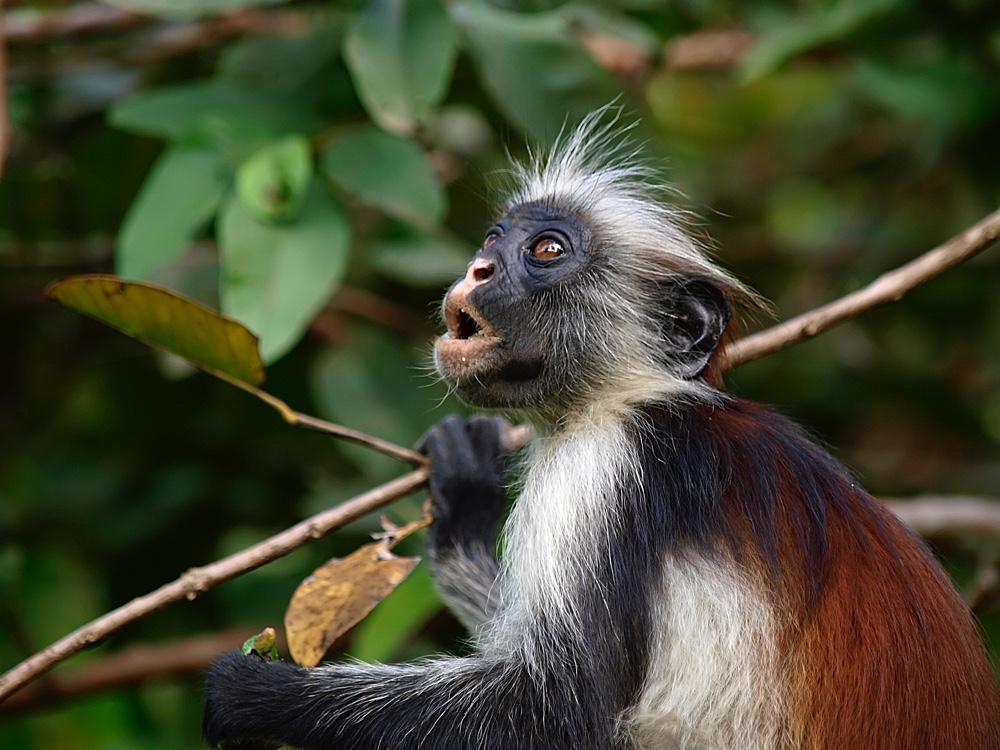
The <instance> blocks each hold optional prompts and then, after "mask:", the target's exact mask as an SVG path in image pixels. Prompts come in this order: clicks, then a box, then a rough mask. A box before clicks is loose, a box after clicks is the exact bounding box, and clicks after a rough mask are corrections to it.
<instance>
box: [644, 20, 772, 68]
mask: <svg viewBox="0 0 1000 750" xmlns="http://www.w3.org/2000/svg"><path fill="white" fill-rule="evenodd" d="M753 41H754V40H753V36H752V35H751V34H749V33H748V32H746V31H740V30H725V31H702V32H699V33H697V34H687V35H685V36H679V37H677V38H675V39H673V40H671V42H670V43H669V44H668V45H667V48H666V50H665V51H664V53H663V57H664V62H665V63H666V66H667V68H669V69H670V70H705V69H711V68H730V67H732V66H734V65H737V64H738V63H740V62H742V60H743V58H744V57H746V55H747V53H748V52H749V51H750V48H751V47H753Z"/></svg>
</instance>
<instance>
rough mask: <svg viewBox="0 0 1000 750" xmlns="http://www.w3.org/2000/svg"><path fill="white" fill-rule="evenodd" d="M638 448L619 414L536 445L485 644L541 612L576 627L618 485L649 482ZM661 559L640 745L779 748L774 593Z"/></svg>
mask: <svg viewBox="0 0 1000 750" xmlns="http://www.w3.org/2000/svg"><path fill="white" fill-rule="evenodd" d="M634 452H635V451H634V448H633V447H632V446H631V444H630V443H629V441H628V439H627V435H626V433H625V430H624V429H623V427H622V423H621V421H619V420H615V419H608V420H604V421H603V422H602V423H600V424H599V425H595V424H593V423H591V424H589V425H588V426H587V429H581V430H577V431H567V432H565V433H563V434H560V435H558V436H556V437H552V438H549V439H548V440H547V441H545V442H543V443H542V444H541V445H540V446H539V447H538V449H537V451H536V454H535V456H534V458H533V460H532V462H531V464H530V466H529V468H528V470H527V473H526V476H525V480H524V487H523V491H522V493H521V497H520V499H519V500H518V503H517V505H516V506H515V508H514V510H513V512H512V514H511V517H510V519H509V521H508V524H507V527H506V528H505V530H504V535H505V554H504V576H505V578H506V580H505V583H504V586H503V596H504V603H503V606H502V607H501V611H502V613H503V614H502V615H501V617H500V620H499V621H498V622H497V623H495V625H497V626H498V627H495V628H494V629H493V631H492V634H491V637H489V636H488V637H487V639H486V640H487V642H488V645H487V648H489V645H492V646H493V647H496V648H499V649H502V650H504V651H507V650H508V649H510V648H517V647H518V646H520V647H521V648H523V647H524V646H525V644H524V643H523V642H521V641H520V634H522V633H524V632H525V630H526V629H525V628H524V627H523V623H524V622H525V621H530V620H531V619H533V618H534V617H536V616H538V614H539V613H540V612H543V613H545V615H546V616H548V617H552V616H559V617H560V618H561V619H562V620H563V622H564V623H566V624H567V625H569V626H570V627H572V624H573V623H574V622H577V621H578V620H579V617H578V613H577V612H576V611H575V609H574V608H575V606H576V600H575V598H574V597H573V596H571V595H569V592H572V591H574V590H575V589H576V587H577V586H578V585H581V584H582V585H584V586H586V585H587V581H586V578H587V577H588V576H594V575H596V574H597V573H596V570H595V568H594V561H595V560H598V559H600V558H601V556H608V555H613V554H614V550H611V549H606V550H605V549H601V547H600V545H604V546H608V545H609V544H610V541H609V540H610V539H612V538H613V536H614V535H613V534H611V533H609V531H610V529H609V527H613V525H614V524H615V521H616V519H615V516H614V513H615V504H614V503H613V502H611V501H610V499H611V498H613V497H614V496H615V491H614V490H615V488H616V487H618V486H619V485H620V484H621V483H622V482H623V481H625V480H626V479H627V480H628V481H638V482H639V483H640V485H641V484H642V476H641V468H640V467H639V466H638V464H637V463H636V462H635V461H634ZM664 566H665V567H664V578H663V588H662V591H661V592H660V594H661V596H660V601H659V604H658V606H657V608H656V609H657V614H656V616H655V618H654V624H653V643H652V644H651V654H650V657H651V658H650V667H649V672H648V677H647V682H646V685H645V687H644V690H643V693H642V695H641V697H640V700H639V702H638V704H637V705H636V706H635V708H634V710H633V711H632V712H631V714H630V716H628V717H623V719H624V721H625V726H626V727H627V731H629V733H630V734H631V736H632V737H633V739H634V742H635V744H636V746H637V747H639V748H649V750H653V749H654V748H655V750H778V749H779V748H781V747H782V746H783V745H782V741H783V740H782V738H783V736H784V728H783V727H784V721H783V717H784V704H785V695H784V692H783V689H782V688H781V686H780V681H779V680H778V679H777V668H776V655H775V649H776V644H775V626H774V615H773V611H772V607H771V605H770V603H769V602H768V601H766V599H765V597H764V596H763V594H762V593H761V592H760V591H759V590H757V589H756V588H755V587H754V586H753V585H752V584H751V583H750V582H749V581H748V580H746V578H745V576H743V575H741V574H740V572H739V571H738V570H736V569H735V568H734V567H733V566H731V565H725V564H722V563H718V562H709V561H706V560H699V559H690V558H688V559H685V560H683V561H681V560H673V559H665V560H664ZM522 618H523V619H522ZM530 652H531V649H530V648H528V649H527V653H526V656H528V658H529V659H533V658H534V656H533V655H532V654H531V653H530Z"/></svg>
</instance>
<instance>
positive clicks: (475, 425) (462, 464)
mask: <svg viewBox="0 0 1000 750" xmlns="http://www.w3.org/2000/svg"><path fill="white" fill-rule="evenodd" d="M509 429H510V425H509V424H508V423H507V421H506V420H505V419H503V418H502V417H496V416H485V415H478V416H474V417H472V418H471V419H469V420H464V419H462V418H461V417H458V416H456V415H452V416H449V417H446V418H445V419H444V420H442V421H441V422H440V423H439V424H437V425H436V426H434V427H432V428H431V429H430V430H429V431H428V432H427V434H426V435H425V436H424V438H423V439H422V440H421V442H420V446H419V449H420V450H421V451H423V452H424V453H426V454H427V456H428V458H430V460H431V474H430V481H429V484H430V490H431V498H432V501H431V502H432V505H431V512H432V513H433V515H434V524H433V525H432V526H431V528H430V531H429V534H428V544H429V545H430V546H431V547H432V548H436V547H456V546H457V547H462V546H465V545H466V544H467V543H469V542H473V541H475V542H479V543H488V544H489V545H493V544H495V542H496V535H497V531H498V529H499V526H500V520H501V518H502V516H503V509H504V500H505V497H506V489H507V472H508V470H509V468H510V461H511V453H510V451H509V450H508V449H507V448H506V446H505V438H506V434H507V431H508V430H509Z"/></svg>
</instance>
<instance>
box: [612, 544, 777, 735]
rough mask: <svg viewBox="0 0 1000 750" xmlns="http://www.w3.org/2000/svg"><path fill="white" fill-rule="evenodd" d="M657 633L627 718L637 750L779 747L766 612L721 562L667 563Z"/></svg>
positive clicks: (771, 633) (770, 624)
mask: <svg viewBox="0 0 1000 750" xmlns="http://www.w3.org/2000/svg"><path fill="white" fill-rule="evenodd" d="M664 581H665V582H664V591H663V592H662V593H663V598H662V600H661V605H660V617H659V621H660V625H659V627H660V630H659V632H658V634H657V640H656V641H655V642H654V645H653V652H652V658H651V663H650V671H649V675H648V679H647V683H646V687H645V690H644V692H643V694H642V696H641V698H640V700H639V703H638V705H637V707H636V711H635V713H634V714H633V716H632V717H631V721H630V725H631V727H632V732H633V737H634V738H635V740H636V744H637V745H638V746H639V747H640V748H649V749H650V750H652V749H653V748H656V749H657V750H663V749H664V748H669V749H670V750H675V749H676V750H777V749H778V748H782V747H784V746H785V745H784V744H783V743H784V739H783V738H784V736H785V729H784V726H785V722H784V715H785V710H784V706H785V694H784V690H783V688H782V686H781V681H780V680H779V679H778V674H777V664H776V640H775V635H776V634H775V627H774V613H773V610H772V607H771V605H770V603H769V602H767V601H766V600H765V598H764V597H763V596H762V594H761V593H760V592H759V591H758V590H756V589H755V587H754V586H753V585H752V584H750V583H749V582H748V581H746V580H743V578H742V576H741V575H740V574H739V572H738V571H737V570H736V569H735V568H733V567H732V566H730V565H723V564H720V563H718V562H709V561H705V560H697V559H696V560H684V561H677V560H671V561H668V562H667V564H666V575H665V577H664Z"/></svg>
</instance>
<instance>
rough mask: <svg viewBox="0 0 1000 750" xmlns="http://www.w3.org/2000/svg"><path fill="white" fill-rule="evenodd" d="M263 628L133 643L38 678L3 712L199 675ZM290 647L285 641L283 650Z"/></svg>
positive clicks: (3, 705) (3, 707)
mask: <svg viewBox="0 0 1000 750" xmlns="http://www.w3.org/2000/svg"><path fill="white" fill-rule="evenodd" d="M262 629H263V626H261V627H253V626H247V627H244V628H234V629H231V630H225V631H223V632H221V633H212V634H210V635H200V636H194V637H190V638H185V639H184V640H181V641H174V642H171V643H158V644H153V645H149V644H139V645H135V646H129V647H128V648H125V649H122V650H121V651H118V652H116V653H113V654H110V655H108V656H106V657H104V658H102V659H100V660H99V661H96V662H94V663H92V664H88V665H87V666H86V667H84V668H83V669H81V670H79V671H77V672H74V673H72V674H67V675H58V676H52V678H51V679H50V680H48V681H38V682H34V683H32V684H31V685H28V686H26V687H24V688H23V689H21V690H18V691H17V692H16V693H13V694H12V695H11V696H10V697H9V698H7V700H5V701H4V702H3V703H0V716H10V715H12V714H20V713H26V712H28V711H34V710H38V709H51V708H54V707H55V706H58V705H59V704H61V703H67V702H69V701H73V700H77V699H79V698H84V697H87V696H90V695H94V694H97V693H103V692H107V691H109V690H115V689H120V688H125V687H133V686H135V685H139V684H141V683H143V682H146V681H148V680H152V679H163V678H166V677H183V676H187V675H197V674H200V673H202V672H204V671H205V669H207V668H208V666H209V664H211V663H212V661H213V660H214V659H216V658H217V657H219V656H221V655H222V654H224V653H225V652H226V651H232V650H233V644H238V643H240V642H241V641H243V640H244V639H245V638H246V637H247V635H248V634H250V633H253V632H256V631H259V630H262ZM285 648H286V647H285V646H284V645H279V650H282V651H283V650H285Z"/></svg>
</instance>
